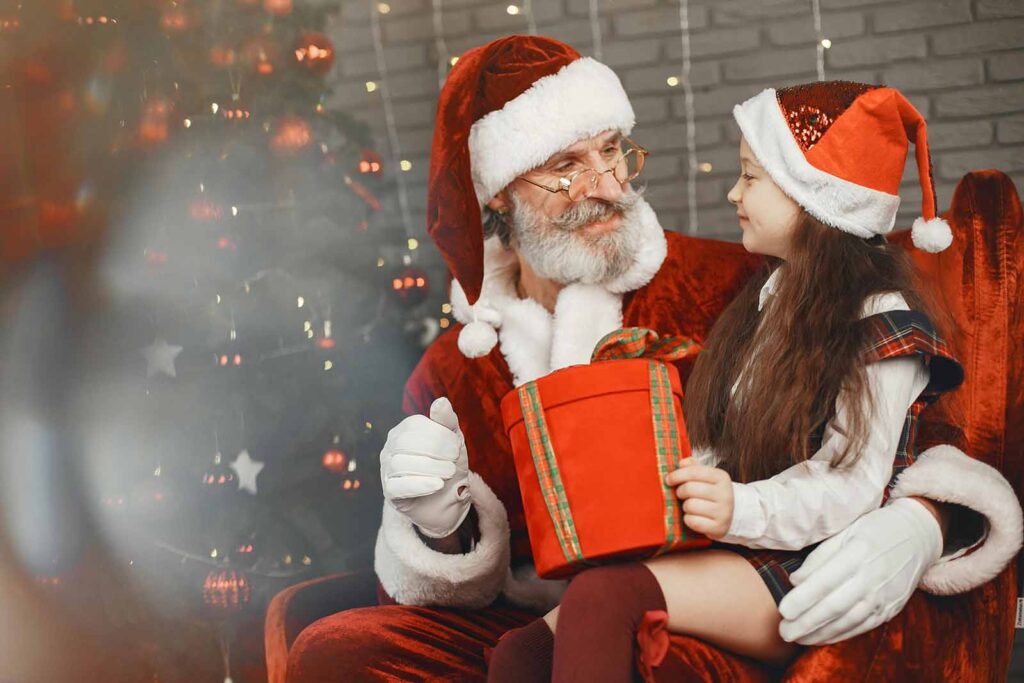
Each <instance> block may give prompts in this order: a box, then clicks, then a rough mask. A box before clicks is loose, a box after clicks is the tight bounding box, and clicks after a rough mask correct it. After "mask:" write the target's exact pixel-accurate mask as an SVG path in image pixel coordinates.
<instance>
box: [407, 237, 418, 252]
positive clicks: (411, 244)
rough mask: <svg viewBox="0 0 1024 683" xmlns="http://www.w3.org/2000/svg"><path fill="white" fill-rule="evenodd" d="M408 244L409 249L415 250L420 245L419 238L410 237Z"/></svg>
mask: <svg viewBox="0 0 1024 683" xmlns="http://www.w3.org/2000/svg"><path fill="white" fill-rule="evenodd" d="M408 244H409V251H415V250H416V249H417V248H418V247H419V246H420V242H419V240H417V239H416V238H415V237H410V238H409V242H408Z"/></svg>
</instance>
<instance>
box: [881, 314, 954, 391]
mask: <svg viewBox="0 0 1024 683" xmlns="http://www.w3.org/2000/svg"><path fill="white" fill-rule="evenodd" d="M863 322H864V324H866V325H870V326H871V330H872V332H871V334H870V336H869V341H868V348H867V351H866V353H867V357H868V362H869V363H873V362H875V361H880V360H885V359H886V358H898V357H900V356H910V355H918V356H921V357H922V359H923V360H924V362H925V363H927V364H928V369H929V370H930V372H931V379H930V381H929V382H928V386H927V387H926V388H925V390H924V392H923V393H922V397H928V398H929V399H930V400H935V399H936V398H938V396H939V395H940V394H943V393H945V392H947V391H952V390H954V389H956V388H957V387H959V386H960V384H961V383H962V382H963V381H964V369H963V367H962V366H961V365H960V362H959V361H958V360H957V359H956V358H955V357H954V356H953V351H952V349H951V348H950V347H949V345H948V344H946V341H945V340H944V339H943V338H942V337H940V336H939V333H938V331H937V330H936V329H935V326H934V325H933V324H932V321H931V320H930V319H929V318H928V316H927V315H925V314H924V313H921V312H920V311H886V312H885V313H876V314H875V315H871V316H868V317H867V318H864V320H863Z"/></svg>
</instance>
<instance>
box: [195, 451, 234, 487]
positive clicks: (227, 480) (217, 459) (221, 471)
mask: <svg viewBox="0 0 1024 683" xmlns="http://www.w3.org/2000/svg"><path fill="white" fill-rule="evenodd" d="M202 482H203V488H205V489H206V490H207V491H208V492H210V493H211V494H214V495H225V494H227V493H233V492H235V491H237V490H238V476H237V474H236V472H235V471H234V470H233V469H231V468H230V467H227V466H225V465H223V464H222V463H221V454H220V453H219V452H218V453H217V454H216V455H214V456H213V464H212V465H210V467H209V468H207V470H206V472H204V473H203V479H202Z"/></svg>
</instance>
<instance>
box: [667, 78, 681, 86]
mask: <svg viewBox="0 0 1024 683" xmlns="http://www.w3.org/2000/svg"><path fill="white" fill-rule="evenodd" d="M665 82H666V83H668V87H670V88H674V87H676V86H677V85H679V79H678V78H677V77H675V76H669V77H668V78H666V79H665Z"/></svg>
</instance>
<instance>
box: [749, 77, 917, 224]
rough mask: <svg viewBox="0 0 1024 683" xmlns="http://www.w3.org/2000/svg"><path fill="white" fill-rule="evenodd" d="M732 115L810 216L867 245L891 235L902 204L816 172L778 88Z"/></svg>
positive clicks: (776, 178)
mask: <svg viewBox="0 0 1024 683" xmlns="http://www.w3.org/2000/svg"><path fill="white" fill-rule="evenodd" d="M732 114H733V116H734V117H735V118H736V123H737V124H739V127H740V130H741V131H742V132H743V137H745V138H746V139H747V144H748V145H750V150H751V151H752V152H753V153H754V155H755V156H756V157H757V160H758V162H759V163H760V164H761V165H762V166H763V167H764V169H765V171H767V172H768V175H770V176H771V177H772V180H774V181H775V183H776V184H777V185H778V186H779V187H780V188H781V189H782V191H783V192H785V193H786V194H787V195H789V196H790V197H791V198H792V199H793V201H795V202H796V203H797V204H799V205H800V206H802V207H803V208H804V209H806V210H807V212H808V213H809V214H811V215H812V216H814V217H815V218H817V219H818V220H820V221H822V222H824V223H826V224H827V225H831V226H832V227H835V228H839V229H840V230H842V231H844V232H848V233H850V234H853V235H856V236H857V237H862V238H865V239H867V238H869V237H873V236H874V235H885V234H887V233H888V232H890V231H891V230H892V226H893V225H894V224H895V222H896V210H897V209H898V208H899V206H900V198H899V197H898V196H897V195H892V194H889V193H887V192H879V191H878V190H872V189H871V188H869V187H864V186H862V185H858V184H856V183H852V182H850V181H848V180H843V179H842V178H838V177H836V176H834V175H831V174H829V173H825V172H824V171H822V170H820V169H818V168H815V167H814V166H813V165H812V164H811V163H810V162H809V161H807V157H805V156H804V152H803V150H802V149H800V145H799V144H797V141H796V139H795V138H794V137H793V132H792V131H791V130H790V128H789V125H788V124H787V123H786V117H785V115H784V114H783V112H782V107H781V106H780V105H779V102H778V99H777V98H776V95H775V89H774V88H768V89H767V90H762V91H761V92H760V93H759V94H757V95H754V96H753V97H751V98H750V99H749V100H747V101H746V102H744V103H743V104H737V105H736V106H735V107H734V108H733V110H732Z"/></svg>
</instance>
